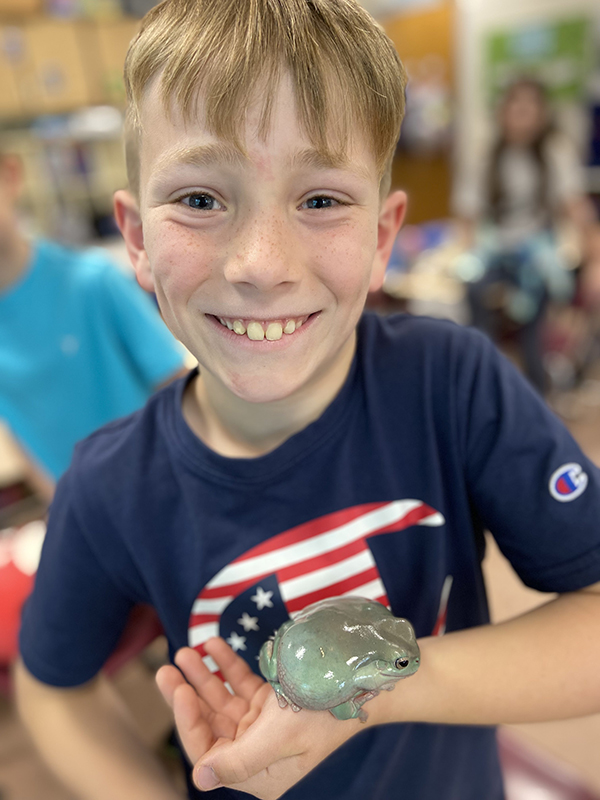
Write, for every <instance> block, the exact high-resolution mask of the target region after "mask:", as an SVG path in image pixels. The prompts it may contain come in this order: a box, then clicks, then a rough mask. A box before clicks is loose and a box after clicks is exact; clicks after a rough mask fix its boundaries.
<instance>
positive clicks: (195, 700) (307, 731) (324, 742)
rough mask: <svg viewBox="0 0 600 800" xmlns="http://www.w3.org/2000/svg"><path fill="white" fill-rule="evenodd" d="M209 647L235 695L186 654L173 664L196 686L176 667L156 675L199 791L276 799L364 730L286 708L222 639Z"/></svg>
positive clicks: (326, 714)
mask: <svg viewBox="0 0 600 800" xmlns="http://www.w3.org/2000/svg"><path fill="white" fill-rule="evenodd" d="M205 649H206V651H207V652H210V655H211V656H212V657H213V658H214V660H215V661H216V662H217V664H218V665H219V668H220V669H221V672H222V673H223V675H224V676H225V677H226V679H227V681H228V682H229V684H230V685H231V687H232V689H233V690H234V692H235V694H234V695H231V694H230V693H229V692H228V691H227V689H226V688H225V687H224V686H223V684H222V683H221V681H220V680H219V679H218V678H217V677H216V676H214V675H211V673H210V672H209V671H208V669H207V668H206V667H205V665H204V663H203V662H202V659H201V658H200V656H199V655H198V653H196V652H195V651H193V650H190V649H188V648H184V649H183V650H180V651H179V652H178V653H177V656H176V658H175V661H176V663H177V665H178V666H179V667H180V668H181V669H182V671H183V672H184V673H185V676H186V678H187V680H188V681H189V682H190V683H191V684H192V686H193V688H192V686H190V685H188V684H186V683H185V681H184V679H183V677H182V675H181V674H180V673H178V671H177V670H176V669H174V668H173V667H163V668H162V669H161V670H160V672H159V674H158V676H157V681H158V684H159V687H160V688H161V691H162V692H163V695H164V696H165V698H166V699H167V701H168V702H169V703H170V705H171V706H172V708H173V711H174V714H175V721H176V724H177V729H178V731H179V735H180V737H181V740H182V743H183V745H184V747H185V748H186V751H187V753H188V756H189V757H190V759H191V761H192V762H193V763H194V764H195V767H194V781H195V783H196V784H197V785H198V787H199V788H201V789H205V790H206V789H214V788H216V787H217V786H230V787H232V788H235V789H240V790H242V791H245V792H249V793H251V794H253V795H255V796H256V797H259V798H264V800H274V799H275V798H277V797H279V796H280V795H282V794H283V793H284V792H285V791H287V789H289V788H290V787H291V786H293V785H294V784H295V783H297V782H298V781H299V780H300V779H301V778H303V777H304V776H305V775H306V774H307V773H308V772H309V771H310V770H311V769H313V767H315V766H316V765H317V764H319V763H320V762H321V761H322V760H323V759H324V758H325V757H326V756H327V755H329V753H331V752H332V751H333V750H335V749H336V748H337V747H339V746H340V745H341V744H343V743H344V742H345V741H346V740H347V739H349V738H350V736H352V735H353V734H354V733H356V732H358V731H359V730H361V729H363V728H364V726H363V725H361V723H359V721H358V720H345V721H343V722H342V721H340V720H337V719H335V718H334V717H333V716H332V715H331V714H330V713H329V712H328V711H307V710H302V711H300V712H298V713H294V712H293V711H292V710H291V709H290V708H285V709H281V708H279V705H278V703H277V699H276V697H275V693H274V692H273V690H272V688H271V687H270V685H269V684H268V683H265V682H264V681H262V680H261V679H260V678H259V677H258V676H256V675H254V673H253V672H252V671H251V670H250V668H249V667H248V665H247V664H246V663H245V662H244V661H243V660H242V659H241V658H239V656H236V655H235V653H234V652H233V651H232V650H231V648H229V647H228V645H227V644H226V643H225V642H224V641H223V640H222V639H212V640H210V642H208V643H207V645H205ZM196 762H198V763H196Z"/></svg>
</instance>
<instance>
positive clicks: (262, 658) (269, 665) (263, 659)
mask: <svg viewBox="0 0 600 800" xmlns="http://www.w3.org/2000/svg"><path fill="white" fill-rule="evenodd" d="M274 645H275V642H274V641H273V639H267V641H266V642H263V645H262V647H261V648H260V653H259V654H258V667H259V669H260V671H261V672H262V674H263V675H264V677H265V678H266V679H267V680H268V681H269V683H270V684H274V683H277V684H279V678H278V676H277V656H276V655H275V654H274V649H275V647H274Z"/></svg>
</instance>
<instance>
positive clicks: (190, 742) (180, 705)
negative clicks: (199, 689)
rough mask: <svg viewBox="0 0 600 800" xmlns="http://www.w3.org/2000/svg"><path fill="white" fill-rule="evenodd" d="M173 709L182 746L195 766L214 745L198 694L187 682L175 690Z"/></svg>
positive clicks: (213, 738)
mask: <svg viewBox="0 0 600 800" xmlns="http://www.w3.org/2000/svg"><path fill="white" fill-rule="evenodd" d="M172 707H173V714H174V717H175V724H176V725H177V732H178V733H179V738H180V739H181V744H182V745H183V747H184V749H185V751H186V753H187V755H188V758H189V759H190V761H191V762H192V764H194V763H195V762H196V761H197V760H198V759H199V758H202V756H203V755H204V754H205V753H206V751H207V750H209V749H210V748H211V746H212V745H213V744H214V741H215V737H214V735H213V732H212V728H211V726H210V724H209V723H208V722H207V720H206V719H205V718H204V717H203V715H202V711H201V707H200V705H199V703H198V697H197V695H196V692H195V691H194V689H193V688H192V687H191V686H190V685H189V684H187V683H185V681H184V682H183V683H182V684H181V685H180V686H178V687H177V688H176V689H175V691H174V693H173V706H172Z"/></svg>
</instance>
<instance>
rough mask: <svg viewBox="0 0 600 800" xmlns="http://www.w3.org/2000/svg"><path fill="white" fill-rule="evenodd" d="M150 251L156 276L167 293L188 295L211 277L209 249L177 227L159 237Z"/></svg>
mask: <svg viewBox="0 0 600 800" xmlns="http://www.w3.org/2000/svg"><path fill="white" fill-rule="evenodd" d="M152 244H153V246H152V248H151V250H150V251H149V255H150V260H151V264H152V269H153V271H154V274H155V275H156V277H157V278H158V280H159V282H160V283H161V284H162V286H163V288H164V289H165V291H167V292H168V293H172V294H176V295H184V294H186V293H187V292H188V291H191V290H193V289H195V288H197V286H198V285H199V283H202V282H203V281H204V280H205V279H206V278H207V277H208V275H209V272H210V263H211V258H210V255H209V253H208V252H207V248H206V247H204V246H203V245H202V243H201V242H199V241H198V237H197V236H195V235H194V234H193V233H191V232H190V231H186V230H185V229H183V230H182V229H181V228H180V227H177V228H176V229H175V230H167V231H166V232H165V233H164V234H163V235H161V236H157V237H156V239H155V241H154V242H153V243H152Z"/></svg>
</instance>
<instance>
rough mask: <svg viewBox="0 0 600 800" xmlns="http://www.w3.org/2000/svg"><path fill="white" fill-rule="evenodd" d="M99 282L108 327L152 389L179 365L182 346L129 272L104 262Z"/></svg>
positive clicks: (181, 356) (182, 351) (148, 296)
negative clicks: (114, 331)
mask: <svg viewBox="0 0 600 800" xmlns="http://www.w3.org/2000/svg"><path fill="white" fill-rule="evenodd" d="M102 255H103V254H102ZM102 282H103V284H104V286H103V292H102V294H103V296H104V302H105V309H104V313H105V314H106V315H107V318H108V319H109V321H110V325H111V327H114V328H116V330H117V335H118V337H119V339H120V341H121V343H122V345H123V348H124V350H125V351H126V353H127V355H128V357H129V360H130V362H131V363H132V365H133V367H134V369H135V370H136V372H137V373H138V374H139V376H140V377H141V379H142V382H143V383H144V384H145V385H146V386H148V388H149V389H154V388H156V387H157V386H158V384H160V383H162V382H163V381H164V380H166V379H167V378H169V377H170V376H171V375H173V373H175V372H176V371H177V370H179V369H181V368H182V366H183V354H184V350H183V347H182V346H181V344H180V343H179V342H178V341H177V340H176V339H175V338H174V336H173V334H172V333H171V332H170V330H169V329H168V328H167V326H166V325H165V323H164V322H163V320H162V318H161V316H160V313H159V311H158V308H157V306H156V303H155V302H154V300H153V299H152V298H151V297H150V295H148V294H147V293H146V292H145V291H144V290H143V289H142V288H141V287H140V286H139V285H138V284H137V282H136V280H135V278H134V277H133V275H129V274H127V273H125V272H124V271H123V270H122V269H120V268H118V267H117V266H115V265H113V264H112V263H110V262H106V265H105V267H104V269H103V270H102Z"/></svg>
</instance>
